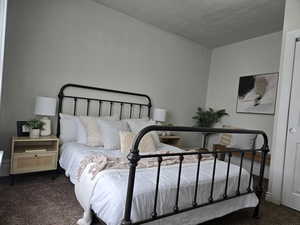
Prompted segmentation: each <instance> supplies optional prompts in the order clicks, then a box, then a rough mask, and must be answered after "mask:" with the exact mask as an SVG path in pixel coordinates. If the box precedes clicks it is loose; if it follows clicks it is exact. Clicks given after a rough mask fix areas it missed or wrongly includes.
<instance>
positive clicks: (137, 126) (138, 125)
mask: <svg viewBox="0 0 300 225" xmlns="http://www.w3.org/2000/svg"><path fill="white" fill-rule="evenodd" d="M127 122H128V124H129V128H130V130H131V131H132V132H133V133H136V134H137V133H139V132H140V131H141V130H142V129H143V128H145V127H148V126H151V125H155V121H153V120H149V121H145V120H128V121H127ZM150 134H151V135H152V138H153V140H154V143H155V145H156V146H157V147H159V146H161V143H160V141H159V137H158V134H157V132H156V131H151V132H150Z"/></svg>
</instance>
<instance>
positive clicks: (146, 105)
mask: <svg viewBox="0 0 300 225" xmlns="http://www.w3.org/2000/svg"><path fill="white" fill-rule="evenodd" d="M67 88H75V89H79V90H84V89H85V90H93V91H99V92H102V93H103V92H106V93H116V94H121V95H125V96H137V97H142V98H143V99H144V100H146V101H147V103H140V102H132V101H123V100H120V101H119V100H111V99H104V98H91V97H83V96H80V95H75V96H74V95H66V94H65V91H66V89H67ZM64 99H72V100H73V110H72V111H73V115H76V114H77V102H78V100H82V101H86V103H87V104H86V110H85V115H87V116H88V115H90V104H91V103H92V102H95V103H98V116H101V115H102V105H103V103H108V104H109V106H108V107H109V115H110V116H111V115H112V114H113V112H112V109H113V106H114V105H119V107H120V110H119V118H120V119H122V115H123V109H124V107H125V106H126V105H127V106H129V107H130V110H129V117H128V118H132V116H133V110H134V109H136V108H138V118H141V117H142V110H143V109H145V108H146V109H147V111H146V112H147V115H146V116H148V117H150V112H151V107H152V104H151V99H150V97H149V96H148V95H145V94H140V93H133V92H127V91H119V90H112V89H105V88H99V87H91V86H85V85H79V84H65V85H64V86H62V87H61V89H60V91H59V94H58V114H59V113H62V112H63V103H64ZM59 135H60V117H59V116H58V119H57V136H58V137H59Z"/></svg>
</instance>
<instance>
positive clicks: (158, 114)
mask: <svg viewBox="0 0 300 225" xmlns="http://www.w3.org/2000/svg"><path fill="white" fill-rule="evenodd" d="M166 117H167V110H165V109H158V108H156V109H154V112H153V120H155V121H159V122H165V121H166Z"/></svg>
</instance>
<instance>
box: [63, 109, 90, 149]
mask: <svg viewBox="0 0 300 225" xmlns="http://www.w3.org/2000/svg"><path fill="white" fill-rule="evenodd" d="M59 116H60V140H61V141H62V143H66V142H72V141H77V142H78V143H80V144H86V143H87V133H86V131H85V128H84V126H83V125H82V123H81V122H80V120H79V118H78V116H73V115H68V114H63V113H60V114H59Z"/></svg>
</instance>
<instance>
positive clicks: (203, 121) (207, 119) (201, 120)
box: [193, 107, 228, 127]
mask: <svg viewBox="0 0 300 225" xmlns="http://www.w3.org/2000/svg"><path fill="white" fill-rule="evenodd" d="M226 115H228V113H226V110H225V109H221V110H218V111H214V110H213V109H212V108H209V109H208V110H203V109H202V108H201V107H199V108H198V110H197V112H196V116H194V117H193V119H194V120H196V124H195V126H196V127H212V126H213V125H214V124H215V123H217V122H219V121H220V119H221V118H222V117H223V116H226Z"/></svg>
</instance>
